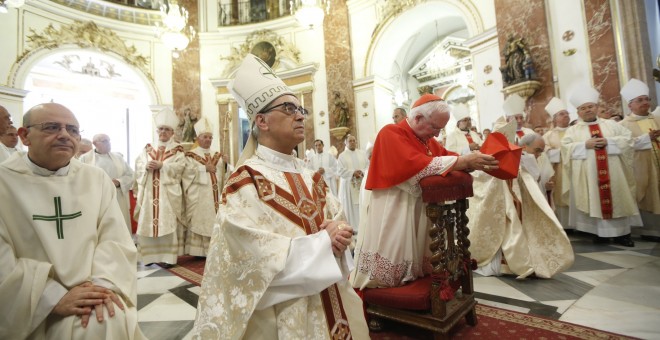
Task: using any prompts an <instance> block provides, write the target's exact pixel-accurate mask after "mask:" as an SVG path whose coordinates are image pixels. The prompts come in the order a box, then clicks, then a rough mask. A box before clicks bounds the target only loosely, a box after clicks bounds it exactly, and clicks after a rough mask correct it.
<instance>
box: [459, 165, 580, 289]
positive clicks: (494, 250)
mask: <svg viewBox="0 0 660 340" xmlns="http://www.w3.org/2000/svg"><path fill="white" fill-rule="evenodd" d="M530 157H531V156H530ZM472 175H473V177H474V182H473V189H474V196H473V197H472V198H470V208H469V209H468V211H467V216H468V219H469V222H468V227H469V228H470V235H468V238H469V239H470V242H471V246H470V251H471V252H472V257H473V258H475V259H476V260H477V263H478V265H479V266H480V267H483V266H486V265H488V264H490V263H491V262H492V261H493V259H495V258H498V257H497V256H496V255H497V254H498V253H499V252H500V251H501V252H502V254H503V255H504V258H505V260H506V264H507V266H508V269H509V270H510V271H511V272H512V273H513V274H515V275H518V276H519V277H520V278H524V277H526V276H528V275H531V274H532V273H535V274H536V276H538V277H542V278H550V277H552V276H554V275H555V274H557V273H560V272H562V271H564V270H566V269H568V268H569V267H570V266H571V265H572V264H573V261H574V257H573V248H572V247H571V243H570V241H569V240H568V237H567V236H566V233H565V232H564V230H563V228H562V227H561V224H559V221H558V220H557V218H556V216H555V214H554V212H553V211H552V209H551V208H550V205H549V204H548V201H547V198H546V195H545V193H544V192H542V191H541V189H540V188H539V185H538V182H537V181H536V179H535V178H534V177H533V176H532V175H531V174H530V173H529V172H527V170H526V169H525V168H524V167H523V168H521V169H520V172H519V175H518V178H516V179H513V180H511V181H505V180H501V179H497V178H495V177H492V176H489V175H487V174H485V173H484V172H482V171H475V172H474V173H473V174H472ZM509 184H510V185H511V187H510V188H509ZM513 195H515V198H516V199H518V200H519V201H520V209H521V210H520V211H518V210H517V208H516V206H515V204H514V201H515V200H514V196H513ZM521 215H522V219H521V218H520V217H521ZM495 265H496V266H498V267H499V263H496V264H495Z"/></svg>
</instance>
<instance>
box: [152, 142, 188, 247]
mask: <svg viewBox="0 0 660 340" xmlns="http://www.w3.org/2000/svg"><path fill="white" fill-rule="evenodd" d="M145 149H146V152H147V156H149V158H151V159H152V160H154V161H159V162H161V163H164V162H165V160H166V159H168V158H170V157H172V156H174V155H176V153H177V152H183V147H182V146H181V145H177V146H176V147H174V148H172V149H169V150H167V151H165V146H160V147H158V149H154V147H153V146H151V144H147V146H146V147H145ZM151 181H152V182H151V187H152V195H153V200H152V209H153V212H152V214H153V220H152V222H151V227H152V228H153V234H154V237H158V214H160V204H159V202H160V169H158V170H154V171H153V177H152V179H151Z"/></svg>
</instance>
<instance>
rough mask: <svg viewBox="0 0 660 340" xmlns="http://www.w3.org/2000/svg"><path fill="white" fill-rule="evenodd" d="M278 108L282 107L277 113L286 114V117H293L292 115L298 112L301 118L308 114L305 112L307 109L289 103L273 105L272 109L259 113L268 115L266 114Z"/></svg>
mask: <svg viewBox="0 0 660 340" xmlns="http://www.w3.org/2000/svg"><path fill="white" fill-rule="evenodd" d="M278 107H284V108H283V109H281V110H279V111H280V112H283V113H285V114H287V115H289V116H291V115H294V114H296V113H298V112H300V114H301V115H303V116H307V115H308V114H309V111H307V109H305V108H304V107H302V106H296V104H294V103H290V102H284V103H282V104H279V105H275V106H273V107H271V108H268V109H264V110H263V111H261V112H260V113H268V112H270V111H273V110H275V109H276V108H278Z"/></svg>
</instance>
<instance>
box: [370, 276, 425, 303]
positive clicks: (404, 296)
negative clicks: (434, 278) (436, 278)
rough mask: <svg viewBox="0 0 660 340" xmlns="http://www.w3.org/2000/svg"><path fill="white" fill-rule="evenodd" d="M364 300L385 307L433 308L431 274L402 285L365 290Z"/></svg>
mask: <svg viewBox="0 0 660 340" xmlns="http://www.w3.org/2000/svg"><path fill="white" fill-rule="evenodd" d="M364 301H365V302H366V303H367V304H374V305H378V306H383V307H389V308H396V309H409V310H429V309H431V276H426V277H424V278H421V279H417V280H415V281H413V282H410V283H408V284H406V285H405V286H401V287H394V288H370V289H365V290H364Z"/></svg>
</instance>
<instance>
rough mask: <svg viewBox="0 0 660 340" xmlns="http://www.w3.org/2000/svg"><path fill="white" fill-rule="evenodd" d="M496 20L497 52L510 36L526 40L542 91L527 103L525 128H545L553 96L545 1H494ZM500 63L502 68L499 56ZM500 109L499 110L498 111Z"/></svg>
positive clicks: (504, 47)
mask: <svg viewBox="0 0 660 340" xmlns="http://www.w3.org/2000/svg"><path fill="white" fill-rule="evenodd" d="M495 17H496V20H497V33H498V41H499V47H500V51H504V50H505V49H506V44H507V39H508V38H509V36H514V37H516V38H519V37H522V38H525V41H526V43H527V47H528V49H529V52H530V54H531V55H532V59H533V60H534V67H535V70H536V77H537V79H535V80H537V81H539V82H541V88H540V89H539V90H538V91H537V92H536V93H535V94H534V95H533V96H531V97H530V98H529V99H528V100H527V107H526V110H525V111H526V112H527V125H528V127H529V128H533V127H535V126H547V124H546V121H547V119H548V114H547V113H546V112H545V105H546V104H547V102H548V101H549V100H550V98H551V97H553V96H554V92H555V91H554V87H553V83H552V63H551V55H550V45H549V35H548V24H547V20H546V13H545V0H495ZM501 64H502V65H504V56H503V55H502V59H501ZM500 110H501V109H500Z"/></svg>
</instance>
